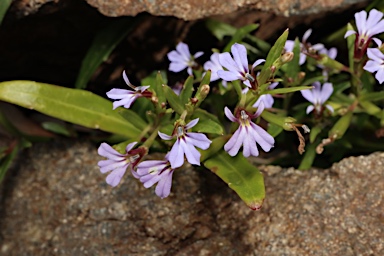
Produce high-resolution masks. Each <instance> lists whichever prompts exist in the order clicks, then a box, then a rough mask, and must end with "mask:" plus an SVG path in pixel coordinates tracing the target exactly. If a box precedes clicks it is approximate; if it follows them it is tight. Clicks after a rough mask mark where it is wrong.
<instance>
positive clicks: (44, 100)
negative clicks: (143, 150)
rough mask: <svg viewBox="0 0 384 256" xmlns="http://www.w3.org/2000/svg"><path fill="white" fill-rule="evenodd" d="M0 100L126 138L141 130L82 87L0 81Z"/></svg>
mask: <svg viewBox="0 0 384 256" xmlns="http://www.w3.org/2000/svg"><path fill="white" fill-rule="evenodd" d="M0 100H3V101H6V102H9V103H13V104H16V105H19V106H22V107H25V108H29V109H34V110H37V111H39V112H41V113H44V114H46V115H49V116H53V117H56V118H58V119H61V120H64V121H68V122H71V123H74V124H78V125H82V126H85V127H89V128H93V129H100V130H103V131H106V132H111V133H115V134H120V135H124V136H126V137H129V138H132V137H136V136H138V135H139V134H140V132H141V129H139V128H138V127H137V124H136V122H137V120H135V119H132V120H131V122H127V121H126V120H125V119H124V118H123V117H121V116H120V115H119V114H118V113H117V112H116V111H113V110H112V103H111V102H110V101H108V100H106V99H104V98H102V97H100V96H98V95H95V94H93V93H91V92H88V91H84V90H79V89H69V88H64V87H60V86H56V85H51V84H44V83H38V82H34V81H8V82H1V83H0ZM128 111H129V110H128Z"/></svg>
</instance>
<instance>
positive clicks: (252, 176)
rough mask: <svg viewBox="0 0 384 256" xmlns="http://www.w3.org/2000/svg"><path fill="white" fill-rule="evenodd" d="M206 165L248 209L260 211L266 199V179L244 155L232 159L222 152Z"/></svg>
mask: <svg viewBox="0 0 384 256" xmlns="http://www.w3.org/2000/svg"><path fill="white" fill-rule="evenodd" d="M204 165H205V167H207V168H208V169H210V170H211V171H212V172H213V173H215V174H216V175H217V176H219V177H220V178H221V179H222V180H223V181H225V182H226V183H227V184H228V186H229V187H230V188H231V189H233V190H234V191H235V192H236V193H237V194H238V195H239V197H240V198H241V199H242V200H243V201H244V202H245V203H246V204H247V205H248V207H250V208H251V209H252V210H258V209H260V207H261V205H262V204H263V201H264V197H265V187H264V177H263V175H262V174H261V173H260V171H259V169H257V168H256V167H255V166H254V165H252V164H250V163H249V162H248V160H247V159H246V158H245V157H244V156H243V155H242V154H238V155H237V156H235V157H231V156H230V155H228V153H227V152H225V151H221V152H220V153H219V154H217V155H215V156H214V157H212V158H209V159H208V160H206V161H205V162H204Z"/></svg>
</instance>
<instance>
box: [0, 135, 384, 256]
mask: <svg viewBox="0 0 384 256" xmlns="http://www.w3.org/2000/svg"><path fill="white" fill-rule="evenodd" d="M99 159H100V157H99V156H97V153H96V146H95V145H91V144H89V143H85V142H84V143H74V142H68V141H64V142H63V141H57V142H53V143H47V144H36V145H34V147H33V148H32V149H30V150H29V151H27V153H26V154H23V155H21V156H20V158H19V168H15V169H14V170H13V171H12V172H11V173H10V175H8V177H7V179H6V180H5V183H4V184H5V186H4V188H3V191H2V193H1V197H0V199H1V200H0V202H1V204H0V207H1V208H0V209H1V211H0V221H1V222H0V239H1V240H2V241H0V254H1V255H344V256H348V255H384V236H383V233H384V225H383V221H384V212H383V209H384V200H383V195H384V172H383V168H384V153H375V154H372V155H370V156H361V157H351V158H348V159H345V160H343V161H341V162H340V163H338V164H335V165H334V166H333V167H332V168H331V169H329V170H325V171H322V170H310V171H308V172H300V171H296V170H294V169H281V168H279V167H272V166H269V167H262V168H261V169H262V171H263V172H264V176H265V182H266V188H267V198H266V200H265V203H264V206H263V208H262V209H261V210H260V211H258V212H254V211H251V210H250V209H248V208H247V207H246V206H245V204H243V202H241V200H240V199H239V198H238V197H237V196H236V195H235V193H234V192H233V191H231V190H230V189H229V188H228V187H227V186H226V185H225V184H224V183H223V182H221V181H220V180H219V179H218V178H217V177H216V176H215V175H214V174H212V173H210V172H209V171H206V170H203V169H199V170H196V169H192V168H189V167H187V168H185V169H184V170H182V171H177V172H176V173H175V175H174V184H173V188H172V193H171V195H170V197H169V198H166V199H164V200H161V199H159V198H157V197H156V196H155V195H154V191H153V189H145V188H143V187H142V185H141V184H140V183H139V182H138V181H136V180H134V179H133V178H132V177H131V175H130V174H129V173H127V174H126V176H125V178H124V181H123V183H122V184H120V185H119V186H118V187H116V188H114V189H112V188H110V187H109V186H107V185H106V184H105V182H104V178H105V176H104V175H102V174H100V173H99V171H98V168H97V166H96V163H97V161H98V160H99Z"/></svg>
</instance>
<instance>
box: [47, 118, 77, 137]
mask: <svg viewBox="0 0 384 256" xmlns="http://www.w3.org/2000/svg"><path fill="white" fill-rule="evenodd" d="M41 126H43V127H44V129H46V130H47V131H50V132H54V133H56V134H60V135H64V136H67V137H71V136H72V133H71V131H69V130H68V129H67V128H66V127H65V126H64V125H62V124H59V123H55V122H44V123H42V124H41Z"/></svg>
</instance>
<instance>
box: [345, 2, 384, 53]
mask: <svg viewBox="0 0 384 256" xmlns="http://www.w3.org/2000/svg"><path fill="white" fill-rule="evenodd" d="M382 18H383V13H382V12H380V11H378V10H376V9H372V10H371V11H370V12H369V15H368V17H367V12H366V11H361V12H357V13H355V20H356V27H357V32H356V31H354V30H348V31H347V32H346V33H345V35H344V38H346V37H348V36H350V35H353V34H356V33H357V36H356V39H355V55H356V51H357V52H360V53H359V55H358V56H357V57H360V58H361V57H362V55H363V54H364V53H365V50H366V49H367V48H368V45H369V42H370V41H371V40H373V41H375V43H376V44H377V45H378V46H380V45H381V40H380V39H378V38H374V37H373V36H374V35H377V34H380V33H383V32H384V20H382ZM355 57H356V56H355Z"/></svg>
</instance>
